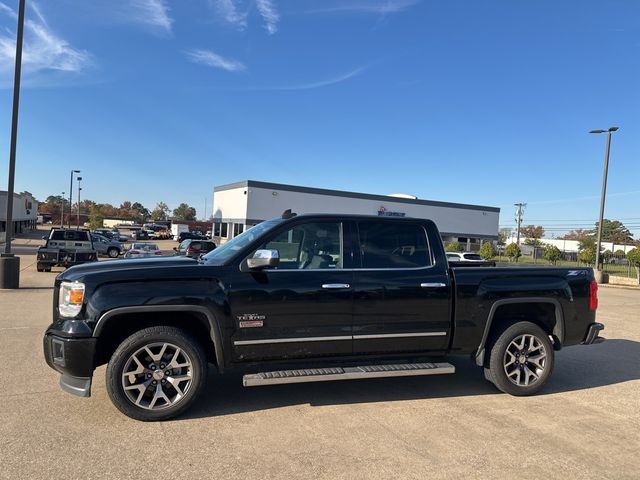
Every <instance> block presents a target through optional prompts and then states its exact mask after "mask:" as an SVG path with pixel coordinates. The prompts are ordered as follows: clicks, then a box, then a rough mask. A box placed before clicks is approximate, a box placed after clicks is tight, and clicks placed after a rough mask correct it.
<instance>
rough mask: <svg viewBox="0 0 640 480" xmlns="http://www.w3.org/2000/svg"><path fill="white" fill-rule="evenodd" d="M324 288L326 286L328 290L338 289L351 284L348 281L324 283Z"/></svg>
mask: <svg viewBox="0 0 640 480" xmlns="http://www.w3.org/2000/svg"><path fill="white" fill-rule="evenodd" d="M322 288H325V289H327V290H338V289H341V288H349V284H348V283H324V284H323V285H322Z"/></svg>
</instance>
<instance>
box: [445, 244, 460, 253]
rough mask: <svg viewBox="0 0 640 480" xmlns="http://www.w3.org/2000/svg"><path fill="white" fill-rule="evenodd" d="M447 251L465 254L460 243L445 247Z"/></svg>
mask: <svg viewBox="0 0 640 480" xmlns="http://www.w3.org/2000/svg"><path fill="white" fill-rule="evenodd" d="M445 250H446V251H447V252H464V247H463V246H462V245H460V244H459V243H458V242H451V243H449V244H448V245H447V246H446V247H445Z"/></svg>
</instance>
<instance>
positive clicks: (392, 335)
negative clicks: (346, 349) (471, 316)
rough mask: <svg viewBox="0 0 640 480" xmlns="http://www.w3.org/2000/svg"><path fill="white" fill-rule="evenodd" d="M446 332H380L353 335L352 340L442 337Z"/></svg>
mask: <svg viewBox="0 0 640 480" xmlns="http://www.w3.org/2000/svg"><path fill="white" fill-rule="evenodd" d="M446 334H447V332H415V333H380V334H373V335H354V336H353V339H354V340H368V339H372V338H409V337H442V336H444V335H446Z"/></svg>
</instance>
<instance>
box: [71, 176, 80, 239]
mask: <svg viewBox="0 0 640 480" xmlns="http://www.w3.org/2000/svg"><path fill="white" fill-rule="evenodd" d="M74 173H80V170H71V179H70V180H69V228H71V205H73V201H72V200H73V174H74Z"/></svg>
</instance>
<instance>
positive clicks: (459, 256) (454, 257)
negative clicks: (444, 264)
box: [447, 252, 484, 262]
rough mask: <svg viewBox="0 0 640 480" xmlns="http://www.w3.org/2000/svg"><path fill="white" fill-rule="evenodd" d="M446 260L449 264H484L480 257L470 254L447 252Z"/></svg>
mask: <svg viewBox="0 0 640 480" xmlns="http://www.w3.org/2000/svg"><path fill="white" fill-rule="evenodd" d="M447 260H449V261H450V262H484V259H483V258H482V257H481V256H480V255H478V254H477V253H472V252H447Z"/></svg>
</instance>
